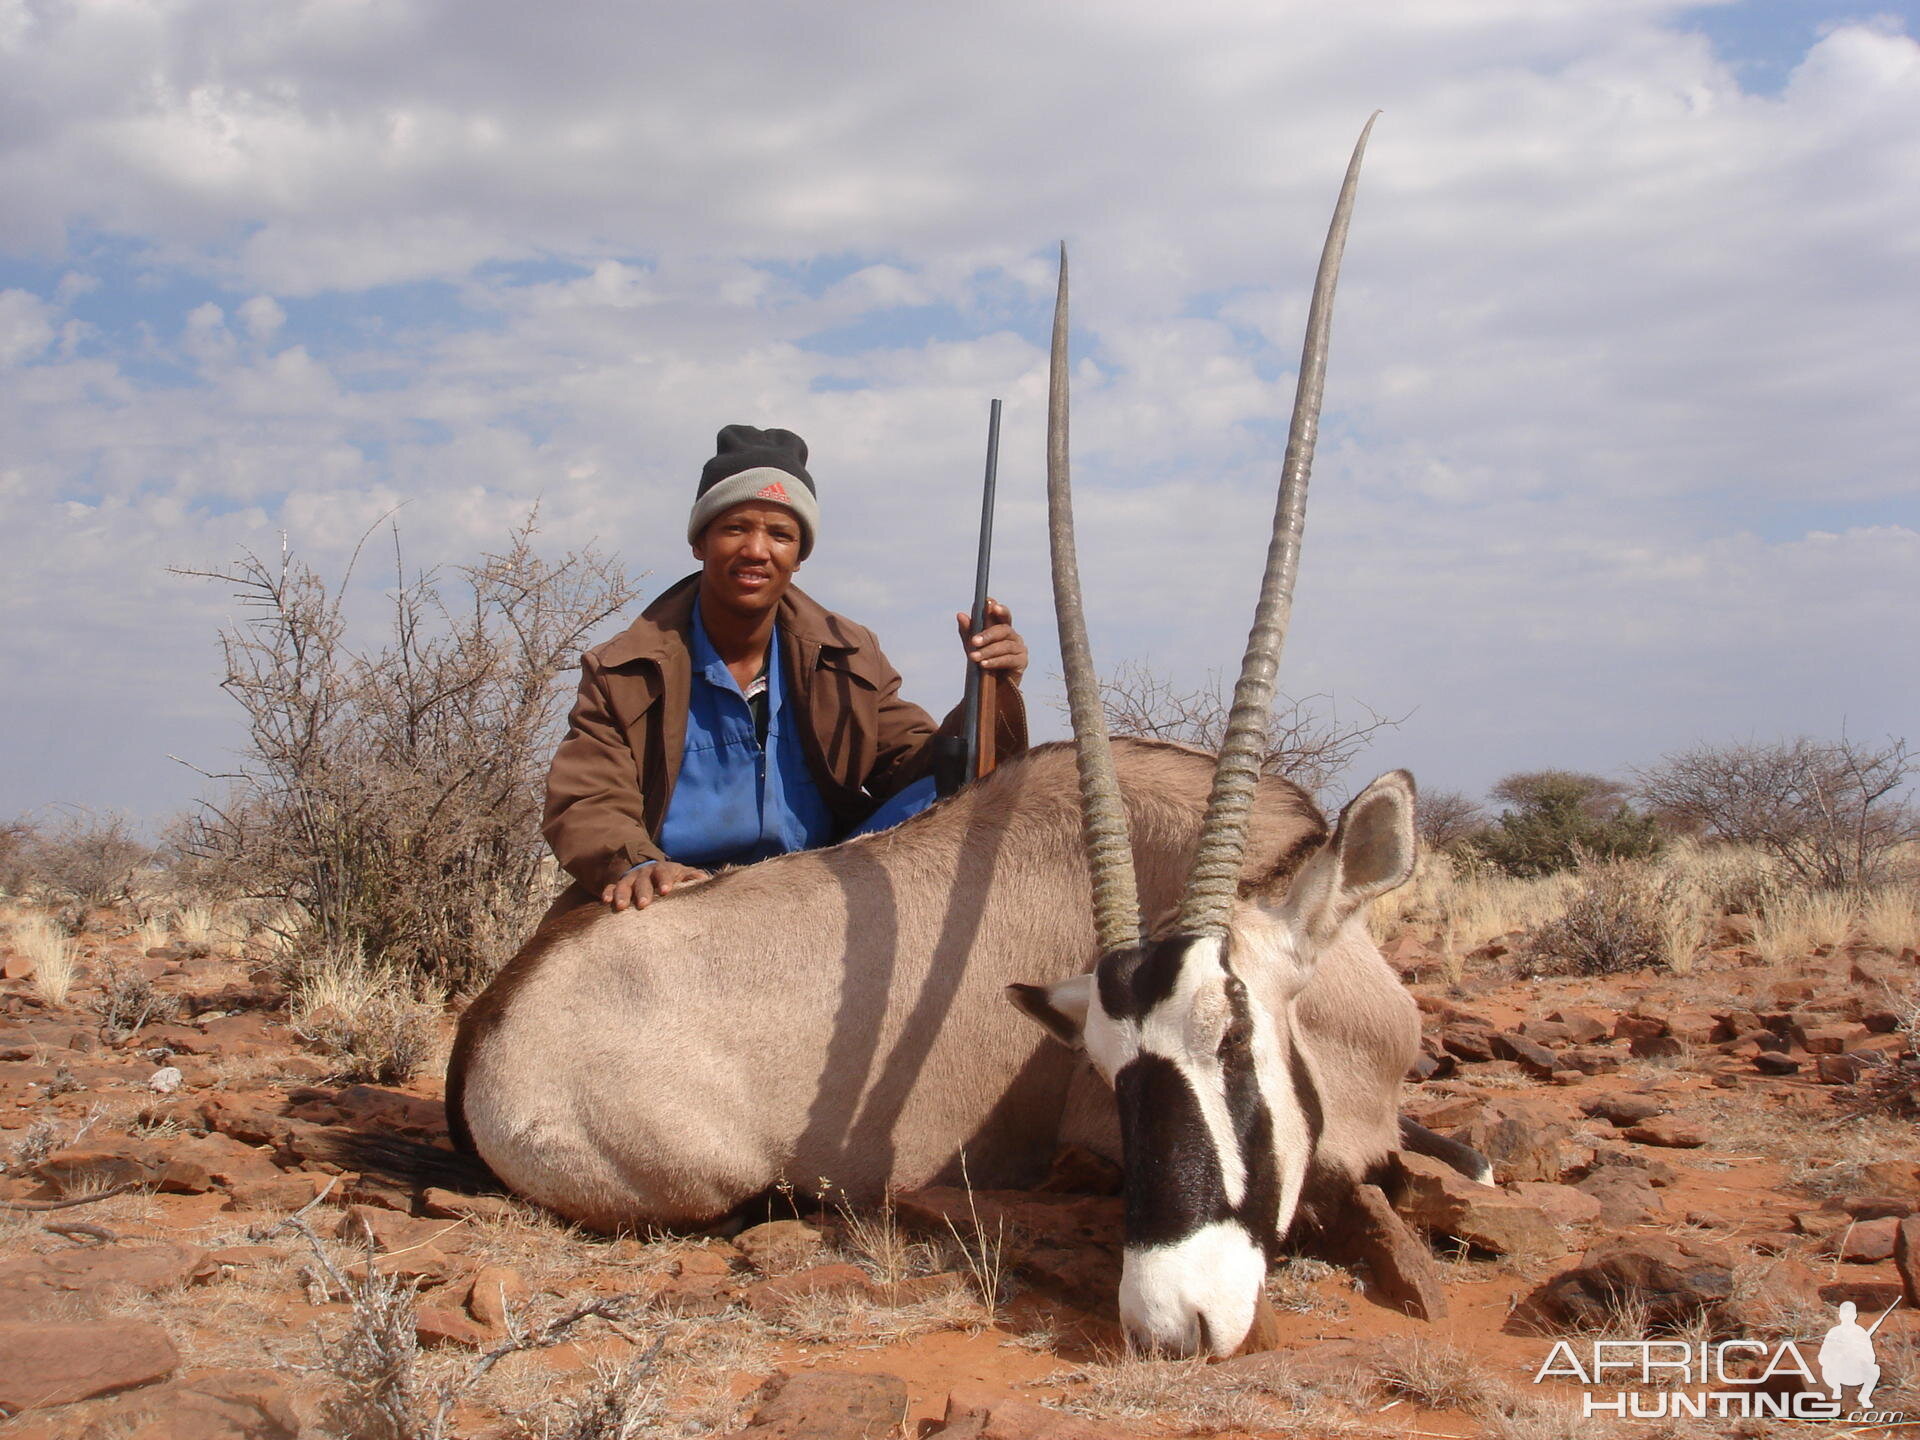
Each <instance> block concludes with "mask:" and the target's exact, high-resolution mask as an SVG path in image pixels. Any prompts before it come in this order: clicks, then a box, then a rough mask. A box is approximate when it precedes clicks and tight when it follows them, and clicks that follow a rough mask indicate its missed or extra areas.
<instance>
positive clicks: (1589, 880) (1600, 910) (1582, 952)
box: [1529, 861, 1669, 975]
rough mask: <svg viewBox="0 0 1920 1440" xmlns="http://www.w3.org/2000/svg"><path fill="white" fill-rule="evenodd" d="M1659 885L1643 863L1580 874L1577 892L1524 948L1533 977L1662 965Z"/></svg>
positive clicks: (1662, 919)
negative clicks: (1527, 950) (1526, 951)
mask: <svg viewBox="0 0 1920 1440" xmlns="http://www.w3.org/2000/svg"><path fill="white" fill-rule="evenodd" d="M1666 900H1667V896H1666V894H1665V887H1664V886H1663V884H1662V882H1661V880H1660V877H1659V876H1658V875H1656V874H1655V873H1654V872H1653V871H1651V870H1649V869H1648V868H1647V867H1646V866H1644V865H1636V864H1633V863H1631V862H1622V861H1612V862H1602V863H1599V864H1594V865H1589V866H1586V867H1584V868H1583V869H1582V871H1581V883H1580V888H1579V889H1578V890H1576V891H1575V892H1574V894H1573V896H1572V898H1571V899H1569V900H1568V901H1567V905H1566V908H1565V909H1564V910H1562V911H1561V912H1560V915H1559V916H1558V917H1557V918H1556V919H1554V920H1550V921H1548V922H1547V924H1545V925H1543V926H1542V927H1541V928H1540V929H1538V930H1537V931H1535V932H1534V934H1533V936H1532V938H1531V942H1530V945H1529V952H1530V955H1531V959H1532V968H1533V970H1534V971H1535V973H1538V974H1573V975H1615V974H1618V973H1620V972H1621V971H1623V970H1638V969H1640V968H1641V967H1643V966H1654V967H1658V966H1661V965H1663V964H1665V963H1666V960H1667V957H1668V953H1669V951H1668V940H1667V934H1666V924H1665V920H1666Z"/></svg>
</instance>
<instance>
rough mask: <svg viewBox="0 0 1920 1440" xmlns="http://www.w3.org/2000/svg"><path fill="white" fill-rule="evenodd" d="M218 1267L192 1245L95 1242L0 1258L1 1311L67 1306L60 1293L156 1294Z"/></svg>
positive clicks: (50, 1310) (17, 1313) (45, 1311)
mask: <svg viewBox="0 0 1920 1440" xmlns="http://www.w3.org/2000/svg"><path fill="white" fill-rule="evenodd" d="M218 1269H219V1267H218V1266H216V1265H215V1264H214V1263H213V1262H212V1260H210V1259H209V1258H208V1256H207V1252H206V1251H204V1250H202V1249H200V1248H199V1247H198V1246H194V1245H177V1244H173V1243H171V1242H165V1243H161V1244H157V1245H100V1246H89V1247H87V1248H86V1249H82V1250H62V1251H56V1252H55V1253H53V1254H50V1255H23V1256H20V1257H19V1258H17V1259H13V1260H7V1261H3V1262H0V1315H10V1316H13V1317H15V1318H30V1317H31V1316H32V1315H45V1316H52V1315H53V1314H54V1313H55V1312H57V1311H60V1310H65V1309H70V1302H68V1303H63V1302H62V1298H61V1297H65V1296H81V1297H85V1299H86V1300H87V1301H89V1302H95V1303H97V1302H99V1301H103V1300H105V1299H108V1298H111V1297H113V1296H115V1295H124V1294H134V1295H157V1294H159V1293H160V1292H161V1291H163V1290H171V1289H174V1288H176V1287H178V1286H181V1285H189V1284H192V1283H194V1282H196V1281H200V1280H205V1279H208V1278H210V1277H212V1276H213V1275H215V1274H217V1273H218Z"/></svg>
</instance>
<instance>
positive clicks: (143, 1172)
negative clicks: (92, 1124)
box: [33, 1141, 160, 1198]
mask: <svg viewBox="0 0 1920 1440" xmlns="http://www.w3.org/2000/svg"><path fill="white" fill-rule="evenodd" d="M159 1171H160V1161H159V1157H158V1155H157V1154H156V1153H155V1152H154V1151H153V1149H152V1148H151V1147H150V1146H145V1145H141V1144H138V1143H136V1142H134V1141H123V1142H120V1143H117V1144H108V1145H85V1146H75V1147H73V1148H71V1149H67V1150H61V1151H58V1152H56V1153H55V1154H52V1155H49V1156H48V1157H47V1158H46V1159H44V1160H42V1161H41V1162H40V1163H39V1164H38V1165H35V1166H34V1167H33V1173H34V1174H36V1175H38V1176H39V1177H40V1178H41V1179H42V1180H44V1181H46V1182H47V1184H49V1185H51V1186H52V1187H53V1188H54V1189H55V1190H57V1191H58V1192H59V1193H60V1195H61V1196H62V1197H63V1198H64V1197H66V1196H69V1195H89V1194H97V1193H98V1192H99V1191H102V1190H111V1189H112V1188H114V1187H115V1186H117V1185H144V1184H146V1183H147V1182H148V1181H149V1180H151V1179H153V1177H154V1176H155V1175H157V1174H158V1173H159Z"/></svg>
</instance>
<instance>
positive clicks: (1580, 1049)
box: [1554, 1045, 1626, 1075]
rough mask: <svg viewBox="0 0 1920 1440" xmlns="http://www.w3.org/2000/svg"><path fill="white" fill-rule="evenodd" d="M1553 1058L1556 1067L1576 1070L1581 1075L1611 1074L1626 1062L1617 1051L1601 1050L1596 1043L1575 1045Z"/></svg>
mask: <svg viewBox="0 0 1920 1440" xmlns="http://www.w3.org/2000/svg"><path fill="white" fill-rule="evenodd" d="M1554 1059H1555V1064H1556V1067H1557V1068H1558V1069H1560V1070H1578V1071H1579V1072H1580V1073H1581V1074H1582V1075H1611V1074H1613V1073H1614V1072H1615V1071H1616V1070H1618V1069H1619V1068H1620V1067H1621V1066H1622V1065H1624V1064H1625V1063H1626V1057H1624V1056H1623V1055H1621V1054H1620V1053H1619V1052H1618V1051H1616V1050H1603V1049H1601V1048H1600V1047H1599V1046H1598V1045H1575V1046H1573V1047H1572V1048H1571V1049H1568V1050H1562V1051H1561V1052H1560V1053H1559V1054H1558V1055H1557V1056H1555V1057H1554Z"/></svg>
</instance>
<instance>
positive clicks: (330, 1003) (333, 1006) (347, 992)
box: [291, 950, 440, 1085]
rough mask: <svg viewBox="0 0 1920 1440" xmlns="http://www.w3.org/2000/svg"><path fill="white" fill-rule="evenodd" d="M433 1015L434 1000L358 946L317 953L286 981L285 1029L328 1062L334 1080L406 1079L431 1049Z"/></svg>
mask: <svg viewBox="0 0 1920 1440" xmlns="http://www.w3.org/2000/svg"><path fill="white" fill-rule="evenodd" d="M439 1022H440V1007H439V1006H438V1005H436V1004H430V1003H428V1002H427V1001H424V1000H420V999H417V998H415V996H414V994H413V991H412V988H411V987H410V986H409V984H408V983H407V981H406V979H405V978H404V977H403V976H402V975H401V974H400V973H399V972H398V971H396V970H393V969H390V968H388V967H385V966H382V965H379V964H377V963H375V962H374V961H371V960H368V959H367V958H366V957H365V956H363V955H361V954H360V952H359V951H358V950H346V951H339V952H335V953H333V954H330V955H325V956H322V957H320V958H318V959H317V960H315V961H314V962H312V963H311V964H309V965H308V966H307V967H305V969H304V972H303V973H302V974H301V975H300V976H299V977H298V979H297V980H296V981H295V983H294V990H293V1004H292V1014H291V1024H292V1028H293V1031H294V1033H295V1034H296V1035H298V1036H300V1038H301V1039H303V1040H305V1041H307V1042H308V1043H309V1044H311V1045H313V1046H314V1047H315V1048H317V1049H318V1050H319V1051H320V1052H321V1053H322V1054H323V1055H325V1056H327V1057H328V1058H329V1059H330V1060H332V1061H333V1062H334V1065H335V1069H334V1075H335V1078H337V1079H340V1080H345V1081H368V1082H372V1083H374V1084H377V1085H393V1084H398V1083H400V1082H402V1081H405V1080H409V1079H411V1078H412V1077H413V1076H414V1074H415V1073H417V1072H418V1071H419V1070H420V1069H421V1067H422V1066H423V1065H424V1064H425V1063H426V1062H427V1060H428V1058H429V1057H430V1056H431V1055H432V1054H433V1051H434V1047H435V1045H436V1043H437V1041H438V1038H439Z"/></svg>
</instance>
